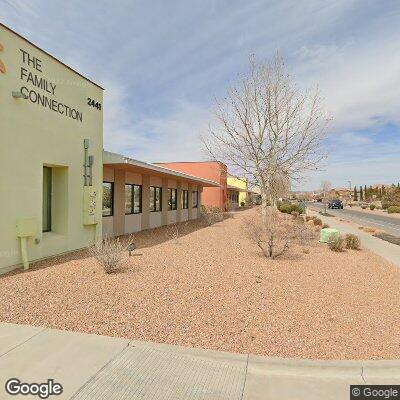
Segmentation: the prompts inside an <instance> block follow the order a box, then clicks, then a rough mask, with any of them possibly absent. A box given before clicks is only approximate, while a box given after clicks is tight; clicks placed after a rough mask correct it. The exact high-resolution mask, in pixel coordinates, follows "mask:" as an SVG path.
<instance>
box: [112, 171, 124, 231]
mask: <svg viewBox="0 0 400 400" xmlns="http://www.w3.org/2000/svg"><path fill="white" fill-rule="evenodd" d="M124 233H125V171H124V170H122V169H116V170H115V171H114V235H115V236H119V235H123V234H124Z"/></svg>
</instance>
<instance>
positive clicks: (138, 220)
mask: <svg viewBox="0 0 400 400" xmlns="http://www.w3.org/2000/svg"><path fill="white" fill-rule="evenodd" d="M103 162H104V173H103V235H104V236H117V235H123V234H128V233H132V232H138V231H141V230H144V229H148V228H156V227H159V226H163V225H168V224H173V223H176V222H183V221H187V220H190V219H195V218H198V217H199V216H200V207H201V197H202V191H203V187H218V186H219V185H218V184H217V183H215V182H212V181H210V180H207V179H203V178H198V177H195V176H192V175H189V174H185V173H182V172H179V171H174V170H172V169H169V168H164V167H161V166H158V165H154V164H149V163H145V162H143V161H138V160H134V159H131V158H128V157H124V156H123V155H120V154H115V153H110V152H104V156H103Z"/></svg>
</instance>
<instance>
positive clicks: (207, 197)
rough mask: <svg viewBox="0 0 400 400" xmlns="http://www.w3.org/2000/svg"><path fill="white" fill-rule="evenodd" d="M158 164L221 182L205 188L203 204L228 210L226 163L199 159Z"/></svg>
mask: <svg viewBox="0 0 400 400" xmlns="http://www.w3.org/2000/svg"><path fill="white" fill-rule="evenodd" d="M156 165H160V166H163V167H166V168H171V169H173V170H176V171H181V172H184V173H187V174H190V175H195V176H198V177H201V178H204V179H207V180H210V181H213V182H217V183H218V184H219V186H218V187H205V188H204V190H203V199H202V204H203V205H205V206H208V207H219V208H220V209H221V210H227V205H228V197H227V195H228V190H227V181H226V180H227V167H226V165H225V164H223V163H221V162H218V161H204V162H202V161H198V162H169V163H157V164H156Z"/></svg>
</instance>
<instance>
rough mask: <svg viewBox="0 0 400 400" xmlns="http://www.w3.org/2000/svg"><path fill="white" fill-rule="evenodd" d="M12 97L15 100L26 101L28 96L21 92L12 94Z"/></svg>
mask: <svg viewBox="0 0 400 400" xmlns="http://www.w3.org/2000/svg"><path fill="white" fill-rule="evenodd" d="M12 97H14V98H15V99H25V100H26V99H27V98H28V96H27V95H26V94H23V93H22V92H12Z"/></svg>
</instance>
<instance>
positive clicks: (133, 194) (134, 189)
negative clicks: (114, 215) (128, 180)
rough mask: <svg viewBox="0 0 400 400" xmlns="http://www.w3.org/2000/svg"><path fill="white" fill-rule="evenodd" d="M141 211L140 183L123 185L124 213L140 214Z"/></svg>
mask: <svg viewBox="0 0 400 400" xmlns="http://www.w3.org/2000/svg"><path fill="white" fill-rule="evenodd" d="M141 212H142V187H141V186H140V185H125V214H140V213H141Z"/></svg>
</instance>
